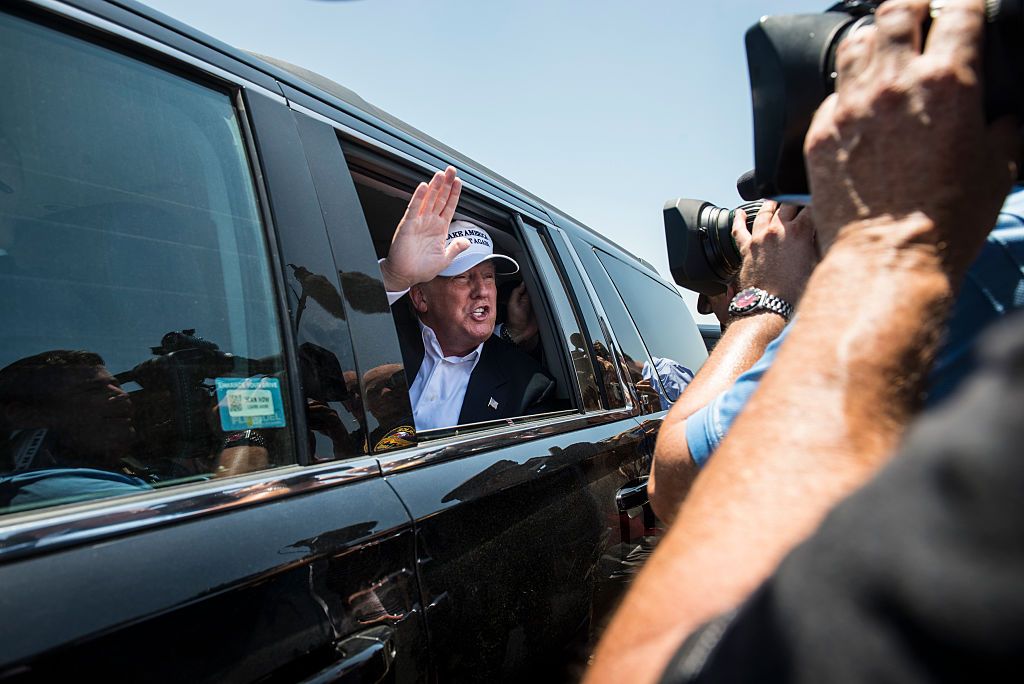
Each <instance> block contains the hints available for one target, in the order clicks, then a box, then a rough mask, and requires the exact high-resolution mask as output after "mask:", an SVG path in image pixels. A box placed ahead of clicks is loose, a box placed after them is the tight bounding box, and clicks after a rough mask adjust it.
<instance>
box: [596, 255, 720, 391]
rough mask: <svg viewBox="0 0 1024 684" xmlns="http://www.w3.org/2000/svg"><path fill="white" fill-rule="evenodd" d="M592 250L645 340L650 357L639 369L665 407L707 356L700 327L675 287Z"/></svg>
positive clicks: (687, 382)
mask: <svg viewBox="0 0 1024 684" xmlns="http://www.w3.org/2000/svg"><path fill="white" fill-rule="evenodd" d="M597 254H598V257H599V258H600V260H601V263H602V264H603V265H604V267H605V269H607V271H608V275H609V277H610V278H611V281H612V283H613V284H614V285H615V289H616V290H617V291H618V293H619V295H620V296H621V297H622V301H623V302H624V303H625V304H626V308H627V310H628V311H629V315H630V316H631V317H632V319H633V322H634V323H635V324H636V327H637V330H639V331H640V335H641V337H642V338H643V341H644V344H645V345H646V346H647V350H648V352H649V353H650V359H649V360H648V361H646V362H645V365H644V367H643V368H642V371H641V373H642V375H643V377H644V379H645V380H647V379H649V380H651V382H652V384H653V385H655V388H656V389H657V390H658V395H659V398H660V401H661V407H662V408H663V409H666V408H668V407H669V406H670V405H671V403H672V402H674V401H675V400H676V399H677V398H678V397H679V394H680V393H681V392H682V391H683V390H684V389H685V388H686V385H687V384H689V382H690V380H692V379H693V373H694V372H695V371H696V370H697V369H698V368H700V366H701V364H703V363H704V359H705V358H707V351H706V350H705V347H704V342H703V340H702V338H701V336H700V333H699V331H698V330H697V327H696V326H695V325H694V323H693V319H692V318H691V317H690V312H689V311H688V310H687V308H686V304H685V303H684V302H683V298H682V297H681V296H680V295H679V293H678V292H676V291H675V290H674V289H670V288H668V287H666V286H665V285H663V284H662V283H660V282H658V281H657V280H655V279H654V278H652V277H650V276H649V275H646V274H645V273H643V272H641V271H640V270H639V269H636V268H634V267H632V266H630V265H628V264H626V263H624V262H622V261H620V260H619V259H616V258H615V257H613V256H610V255H608V254H606V253H604V252H600V251H599V252H598V253H597ZM652 365H653V372H652ZM659 379H660V384H661V386H660V387H657V385H658V380H659Z"/></svg>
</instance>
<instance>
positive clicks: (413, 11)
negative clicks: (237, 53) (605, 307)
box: [144, 0, 833, 320]
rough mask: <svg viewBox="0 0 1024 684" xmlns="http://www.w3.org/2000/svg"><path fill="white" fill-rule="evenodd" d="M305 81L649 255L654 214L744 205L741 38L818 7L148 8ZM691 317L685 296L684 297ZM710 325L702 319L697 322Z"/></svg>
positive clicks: (662, 265)
mask: <svg viewBox="0 0 1024 684" xmlns="http://www.w3.org/2000/svg"><path fill="white" fill-rule="evenodd" d="M144 3H145V4H148V5H150V6H151V7H154V8H155V9H158V10H160V11H162V12H164V13H165V14H168V15H170V16H172V17H174V18H176V19H179V20H181V21H183V22H185V23H186V24H190V25H191V26H194V27H196V28H198V29H200V30H201V31H204V32H206V33H208V34H210V35H212V36H214V37H216V38H218V39H220V40H222V41H224V42H226V43H228V44H231V45H234V46H235V47H239V48H243V49H246V50H252V51H253V52H258V53H261V54H266V55H270V56H273V57H277V58H279V59H283V60H285V61H288V62H292V63H294V64H298V65H300V66H303V67H306V68H307V69H311V70H313V71H316V72H318V73H320V74H322V75H324V76H327V77H328V78H330V79H332V80H334V81H337V82H338V83H341V84H342V85H344V86H346V87H348V88H351V89H352V90H354V91H355V92H357V93H358V94H359V95H360V96H362V97H363V98H364V99H365V100H367V101H368V102H371V103H372V104H374V105H376V106H378V107H380V108H381V109H384V110H385V111H387V112H389V113H391V114H393V115H394V116H397V117H398V118H400V119H402V120H404V121H406V122H408V123H409V124H410V125H412V126H414V127H416V128H418V129H420V130H422V131H424V132H425V133H427V134H429V135H431V136H433V137H435V138H437V139H438V140H440V141H442V142H444V143H445V144H447V145H449V146H451V147H453V148H455V149H456V150H458V151H459V152H462V153H463V154H465V155H466V156H468V157H470V158H472V159H475V160H476V161H478V162H479V163H481V164H483V165H484V166H487V167H489V168H490V169H492V170H494V171H495V172H497V173H499V174H501V175H503V176H505V177H506V178H508V179H509V180H511V181H513V182H515V183H517V184H519V185H521V186H522V187H524V188H526V189H527V190H529V191H530V192H532V193H534V194H535V195H538V196H539V197H542V198H543V199H545V200H546V201H548V202H550V203H551V204H553V205H554V206H556V207H558V208H559V209H561V210H562V211H564V212H566V213H568V214H569V215H570V216H573V217H574V218H576V219H577V220H579V221H582V222H583V223H585V224H587V225H588V226H590V227H591V228H593V229H595V230H597V231H598V232H601V233H603V234H604V235H607V236H608V237H610V238H611V239H612V240H614V241H615V242H618V243H619V244H621V245H623V246H624V247H626V248H627V249H629V250H630V251H632V252H633V253H634V254H637V255H638V256H641V257H643V258H644V259H646V260H647V261H649V262H650V263H652V264H654V266H655V267H656V268H657V269H658V271H659V272H661V274H662V275H663V276H665V277H666V278H667V279H669V280H671V276H670V274H669V271H668V259H667V257H666V256H665V237H664V227H663V224H662V219H661V209H662V206H663V205H664V203H665V200H667V199H670V198H674V197H692V198H699V199H704V200H709V201H711V202H714V203H716V204H719V205H722V206H728V207H733V206H735V205H737V204H739V202H740V201H741V200H740V197H739V195H738V194H737V193H736V186H735V181H736V177H737V176H739V175H740V174H741V173H743V172H744V171H746V170H747V169H749V168H751V167H752V165H753V142H752V140H753V134H752V127H751V114H750V91H749V84H748V79H747V65H746V53H745V51H744V48H743V35H744V32H745V31H746V29H747V28H748V27H749V26H750V25H751V24H753V23H755V22H756V21H757V20H758V18H759V17H761V16H762V15H766V14H787V13H801V12H815V13H816V12H821V11H823V10H824V9H825V8H826V7H828V6H829V5H831V4H833V3H832V2H831V1H830V0H632V2H626V1H623V0H619V1H615V2H613V1H610V0H574V1H572V2H570V1H568V0H515V1H508V0H433V1H428V0H351V1H345V2H329V1H324V0H144ZM684 295H687V301H688V302H689V303H690V308H691V310H692V309H693V303H694V302H695V300H696V296H695V295H694V296H690V293H687V292H686V291H684ZM707 320H712V319H710V318H709V319H707Z"/></svg>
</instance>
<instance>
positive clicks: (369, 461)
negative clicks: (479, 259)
mask: <svg viewBox="0 0 1024 684" xmlns="http://www.w3.org/2000/svg"><path fill="white" fill-rule="evenodd" d="M95 12H97V14H94V13H86V12H84V11H81V10H78V9H74V8H70V7H66V6H63V5H58V4H55V3H45V5H41V6H36V5H34V4H31V3H17V4H14V5H6V6H5V7H4V9H3V11H0V36H2V37H0V62H2V63H3V64H4V65H5V67H7V68H5V69H4V71H3V73H2V74H0V87H2V88H3V89H4V92H5V93H6V94H7V96H8V97H7V98H6V99H5V103H4V104H3V105H2V106H0V141H2V143H3V144H0V155H2V156H0V173H2V174H3V178H4V182H5V187H9V188H10V189H11V192H10V193H5V194H4V197H3V200H2V203H0V222H2V223H0V227H2V230H0V238H2V240H3V247H2V250H0V251H3V256H2V257H0V290H2V291H3V292H4V295H3V296H2V297H0V385H2V388H0V410H2V414H0V415H2V416H3V419H2V427H3V434H2V435H0V436H2V438H3V439H2V440H0V441H2V444H0V447H2V448H0V455H2V456H3V467H2V471H3V472H2V474H0V487H2V494H0V497H2V501H0V614H3V615H4V616H6V618H7V619H5V620H3V621H2V623H0V643H2V644H3V648H2V649H0V678H10V679H12V680H17V681H22V680H47V681H54V680H57V679H70V678H77V677H93V676H96V677H99V678H102V679H104V680H108V681H218V682H219V681H252V680H257V679H261V680H267V681H296V680H302V679H306V678H311V677H320V678H321V679H328V678H334V679H338V678H340V679H342V680H344V678H345V677H349V678H354V679H359V680H360V681H362V680H364V679H365V680H368V681H377V680H378V679H380V678H385V679H386V680H388V681H419V680H422V679H424V678H426V677H427V676H428V666H429V663H428V661H427V660H426V656H425V654H426V650H427V649H426V630H425V626H424V622H423V614H422V607H421V604H420V597H419V591H418V587H417V582H416V572H417V570H416V562H415V559H416V553H415V538H414V534H413V529H412V525H411V520H410V517H409V515H408V513H407V511H406V509H405V508H404V506H403V505H402V503H401V501H400V500H399V499H398V497H397V495H396V494H395V492H394V491H393V489H392V488H391V486H390V485H389V484H388V483H387V482H386V481H385V480H384V478H383V477H382V476H381V472H380V468H379V465H378V463H377V462H376V460H375V459H373V458H372V457H368V456H366V455H365V453H364V450H363V448H362V445H363V444H364V443H365V434H366V427H367V426H366V420H365V416H364V415H363V411H362V409H361V406H360V400H359V399H360V397H359V392H360V389H359V387H358V385H357V384H355V383H346V382H345V379H347V378H349V377H350V376H351V375H352V374H354V373H355V363H354V360H355V357H354V353H353V351H352V346H351V337H350V335H349V332H348V321H349V316H348V310H347V308H346V307H347V305H346V303H345V302H344V301H342V299H341V297H340V292H341V286H340V282H339V278H338V273H337V267H336V266H335V264H334V261H333V259H332V258H331V250H330V245H329V243H328V240H327V236H326V232H325V230H324V222H323V217H322V215H321V212H320V206H319V203H318V202H317V198H316V194H315V190H314V188H313V185H312V181H311V178H310V174H309V170H308V167H307V166H306V162H305V159H304V157H303V155H302V148H301V145H300V144H299V138H298V131H297V129H296V126H295V122H294V120H293V119H292V118H291V114H290V112H289V110H288V109H287V106H286V102H285V100H284V98H283V97H282V96H281V94H280V92H279V90H278V89H277V88H276V84H275V83H274V81H273V79H271V78H266V77H259V78H255V77H254V80H251V79H249V78H248V77H245V78H243V77H241V76H238V75H237V74H236V73H234V72H233V71H232V63H231V61H230V59H228V58H226V57H225V56H224V55H223V54H221V55H219V56H218V57H217V59H218V60H219V64H216V65H214V64H211V63H209V62H206V61H205V60H204V59H203V57H204V56H208V55H210V54H211V51H210V49H209V48H208V47H206V46H204V45H201V44H199V43H195V42H193V41H191V40H190V39H188V38H185V37H184V36H182V35H181V34H180V33H179V32H178V31H174V32H172V31H170V30H168V29H165V28H163V27H161V26H158V25H156V24H151V23H149V22H148V21H146V20H145V19H144V17H140V15H138V14H137V13H134V12H126V11H124V10H122V9H120V8H117V7H113V6H111V7H104V6H99V7H97V8H96V10H95ZM179 28H180V27H179ZM239 71H245V70H243V69H239ZM8 181H9V182H8ZM339 378H340V379H341V381H340V382H339ZM111 407H116V409H112V408H111Z"/></svg>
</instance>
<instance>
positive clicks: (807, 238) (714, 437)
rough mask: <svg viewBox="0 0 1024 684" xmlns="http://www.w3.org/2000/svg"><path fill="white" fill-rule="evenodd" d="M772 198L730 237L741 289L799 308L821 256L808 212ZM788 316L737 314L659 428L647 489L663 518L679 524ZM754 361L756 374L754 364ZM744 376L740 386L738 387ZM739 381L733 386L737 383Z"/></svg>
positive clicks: (738, 221) (737, 223)
mask: <svg viewBox="0 0 1024 684" xmlns="http://www.w3.org/2000/svg"><path fill="white" fill-rule="evenodd" d="M797 212H798V209H797V208H796V207H793V206H789V205H781V206H780V205H779V204H778V203H776V202H773V201H771V200H768V201H766V202H764V204H762V205H761V207H760V209H759V210H758V212H757V216H756V217H755V218H754V223H753V226H752V230H751V231H749V232H748V230H747V226H746V215H745V214H744V213H743V211H742V210H740V211H738V212H737V215H736V218H735V220H734V221H733V226H732V235H733V239H735V240H736V244H737V246H738V247H739V249H740V253H741V254H742V255H743V266H742V268H741V269H740V274H739V287H740V288H741V289H743V288H747V287H758V288H760V289H762V290H764V291H766V292H768V293H770V294H772V295H775V296H776V297H778V298H779V299H780V300H782V301H784V302H786V303H788V304H789V305H790V306H795V305H796V303H797V302H798V301H799V299H800V296H801V295H802V294H803V290H804V287H805V286H806V285H807V279H808V278H809V277H810V275H811V271H812V270H813V269H814V266H815V264H816V263H817V262H818V254H817V250H816V247H815V243H814V226H813V222H812V221H811V214H810V212H806V211H805V212H800V213H797ZM785 327H786V317H784V316H782V315H780V314H778V313H776V312H773V311H770V310H768V309H758V310H751V311H750V312H748V313H747V315H743V316H735V317H733V319H732V320H731V321H730V323H729V325H728V326H727V327H726V329H725V331H724V332H723V335H722V339H721V340H719V342H718V344H717V345H715V348H714V350H712V352H711V355H710V356H709V357H708V359H707V361H705V362H704V365H703V366H702V367H701V369H700V371H698V373H697V375H696V376H695V377H694V379H693V381H692V382H691V383H690V384H689V386H688V387H687V388H686V391H685V392H683V393H682V394H681V395H680V396H679V399H678V401H676V403H675V405H674V406H673V407H672V410H671V411H670V412H669V414H668V416H666V418H665V422H664V423H663V424H662V427H661V431H660V436H659V438H658V442H657V446H656V448H655V453H654V462H653V463H652V465H651V476H650V480H649V481H648V483H647V491H648V493H649V495H650V497H651V505H652V506H653V508H654V512H655V513H656V514H657V515H658V517H659V518H661V520H663V521H664V522H666V523H671V522H672V520H674V519H675V514H676V509H677V508H678V507H679V502H680V501H682V500H683V498H684V497H685V496H686V492H687V491H688V490H689V488H690V485H691V484H692V482H693V478H694V477H696V475H697V469H698V467H700V466H703V465H704V463H705V462H706V461H707V460H708V457H709V456H710V455H711V452H712V451H713V450H714V449H715V447H716V446H717V445H718V442H719V441H721V439H722V438H723V437H724V436H725V435H724V430H725V429H727V428H728V426H729V425H730V424H731V423H732V420H733V419H734V417H735V415H736V414H737V413H738V412H739V409H741V408H742V407H743V404H744V403H745V401H746V398H747V397H749V394H750V393H752V392H753V389H754V388H755V387H756V386H757V383H758V381H759V380H760V377H761V374H762V373H763V372H764V369H765V368H767V366H768V365H769V364H770V363H771V361H772V359H773V358H774V356H775V352H776V349H777V348H778V346H779V345H780V344H781V342H782V339H783V338H784V335H782V333H783V330H784V329H785ZM755 363H757V367H758V369H757V370H752V369H751V367H752V366H754V365H755ZM737 378H742V379H743V382H742V383H737ZM734 383H736V384H734Z"/></svg>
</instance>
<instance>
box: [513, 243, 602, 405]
mask: <svg viewBox="0 0 1024 684" xmlns="http://www.w3.org/2000/svg"><path fill="white" fill-rule="evenodd" d="M523 234H524V236H525V238H526V242H527V243H529V245H530V247H531V248H532V250H534V258H535V260H536V262H537V266H538V268H539V269H540V271H541V273H542V274H543V276H544V279H545V281H546V282H547V285H548V292H549V294H550V296H551V300H552V302H553V303H554V304H555V310H556V311H558V314H559V318H560V319H561V326H562V328H563V330H562V334H561V335H559V337H560V338H561V344H563V345H564V347H565V348H566V350H567V351H568V353H569V357H570V358H571V359H572V372H573V373H574V375H575V378H577V383H578V384H579V385H580V392H581V394H582V395H583V407H584V409H586V410H588V411H596V410H599V409H601V392H600V390H599V389H598V385H597V375H596V374H595V373H594V365H593V364H592V362H591V358H590V353H589V351H588V344H587V337H586V336H585V335H584V333H583V327H582V326H581V325H580V322H579V320H578V319H577V316H575V313H574V312H573V310H572V305H571V303H570V302H569V299H568V296H567V295H566V289H565V284H564V283H563V282H562V279H561V276H560V275H559V272H558V269H557V268H556V266H555V264H554V261H553V255H552V254H551V253H550V243H549V242H548V240H546V239H544V238H542V237H541V233H540V231H538V229H537V228H535V227H532V226H528V225H524V226H523ZM581 294H583V293H581Z"/></svg>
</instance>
